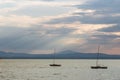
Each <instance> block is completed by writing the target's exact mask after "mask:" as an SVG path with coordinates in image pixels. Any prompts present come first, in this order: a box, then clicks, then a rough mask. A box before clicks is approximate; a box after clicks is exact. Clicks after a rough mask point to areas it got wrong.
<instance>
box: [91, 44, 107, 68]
mask: <svg viewBox="0 0 120 80" xmlns="http://www.w3.org/2000/svg"><path fill="white" fill-rule="evenodd" d="M99 51H100V46H98V53H97V60H96V66H91V69H107V66H103V65H102V66H101V65H99V64H98V62H99V55H100V53H99Z"/></svg>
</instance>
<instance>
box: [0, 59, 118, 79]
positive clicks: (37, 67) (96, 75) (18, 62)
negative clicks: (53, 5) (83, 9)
mask: <svg viewBox="0 0 120 80" xmlns="http://www.w3.org/2000/svg"><path fill="white" fill-rule="evenodd" d="M52 62H53V60H49V59H42V60H41V59H26V60H25V59H3V60H0V80H120V60H100V61H99V64H101V65H105V66H108V69H104V70H101V69H100V70H92V69H90V66H92V65H95V62H96V61H95V60H80V59H75V60H70V59H69V60H63V59H62V60H56V63H58V64H61V65H62V66H61V67H50V66H49V64H51V63H52Z"/></svg>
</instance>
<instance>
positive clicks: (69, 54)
mask: <svg viewBox="0 0 120 80" xmlns="http://www.w3.org/2000/svg"><path fill="white" fill-rule="evenodd" d="M96 55H97V53H80V52H74V51H70V50H66V51H61V52H58V53H56V58H57V59H96ZM53 56H54V54H28V53H12V52H3V51H0V58H1V59H53ZM99 58H100V59H120V55H108V54H103V53H100V55H99Z"/></svg>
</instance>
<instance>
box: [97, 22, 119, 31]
mask: <svg viewBox="0 0 120 80" xmlns="http://www.w3.org/2000/svg"><path fill="white" fill-rule="evenodd" d="M98 31H101V32H120V24H118V25H116V26H112V27H109V28H102V29H99V30H98Z"/></svg>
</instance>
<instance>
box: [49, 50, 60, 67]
mask: <svg viewBox="0 0 120 80" xmlns="http://www.w3.org/2000/svg"><path fill="white" fill-rule="evenodd" d="M55 54H56V52H55V49H54V58H53V64H50V66H56V67H57V66H58V67H60V66H61V64H56V63H55V59H56V55H55Z"/></svg>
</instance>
